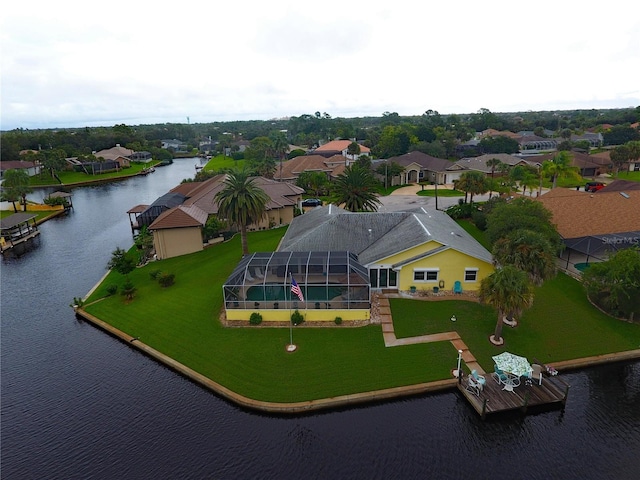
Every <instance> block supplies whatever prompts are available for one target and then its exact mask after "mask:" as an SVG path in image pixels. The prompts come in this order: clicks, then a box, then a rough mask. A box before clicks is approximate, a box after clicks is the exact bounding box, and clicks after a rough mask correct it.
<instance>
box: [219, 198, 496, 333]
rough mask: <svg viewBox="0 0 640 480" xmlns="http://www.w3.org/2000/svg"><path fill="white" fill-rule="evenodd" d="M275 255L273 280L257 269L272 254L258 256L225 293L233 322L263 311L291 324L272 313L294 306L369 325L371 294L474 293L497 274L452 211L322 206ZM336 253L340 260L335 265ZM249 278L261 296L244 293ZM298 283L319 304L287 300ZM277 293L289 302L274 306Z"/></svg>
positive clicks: (310, 314) (301, 220) (313, 316)
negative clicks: (356, 210)
mask: <svg viewBox="0 0 640 480" xmlns="http://www.w3.org/2000/svg"><path fill="white" fill-rule="evenodd" d="M276 253H278V254H279V255H280V257H279V258H280V260H279V261H280V264H279V268H280V271H279V272H277V273H279V275H276V276H275V277H274V276H271V275H267V274H266V273H267V272H269V273H273V271H272V270H271V269H270V268H266V269H265V268H260V265H259V260H260V259H261V258H262V259H265V258H271V257H270V255H272V254H269V253H262V254H254V255H253V256H251V258H248V257H245V258H244V259H243V261H242V262H241V263H240V264H239V268H237V269H236V271H234V274H233V275H232V276H231V277H230V278H229V279H228V281H227V283H226V285H225V287H224V288H225V292H224V294H225V300H226V306H227V318H231V319H245V320H246V319H248V315H250V313H251V311H256V310H259V311H260V312H261V314H262V315H263V317H264V319H265V320H286V312H285V313H282V312H274V311H273V310H279V309H282V308H285V310H286V309H287V308H288V309H291V308H294V307H293V305H292V304H291V302H295V308H296V309H299V310H301V311H302V310H303V309H304V311H305V314H306V315H307V317H306V318H307V319H309V320H327V321H330V320H334V318H335V317H336V316H340V317H341V318H348V319H353V320H355V319H363V320H367V319H368V318H369V313H370V312H369V308H370V304H369V303H368V302H370V298H371V293H372V292H375V291H382V290H384V291H385V292H390V291H391V292H393V291H413V290H416V291H417V290H428V291H432V292H439V291H440V290H453V291H456V292H464V291H476V290H478V289H479V288H480V282H481V281H482V279H483V278H485V277H487V276H488V275H490V274H491V273H492V272H493V270H494V267H493V263H492V262H493V259H492V256H491V254H490V252H489V251H488V250H486V249H485V248H484V247H483V246H482V245H480V244H479V243H478V242H477V241H476V240H475V239H474V238H473V237H471V236H470V235H469V234H468V233H467V232H466V231H464V229H462V228H461V227H460V226H459V225H458V224H457V223H456V222H455V221H453V220H452V219H451V218H450V217H449V216H448V215H447V214H446V213H444V212H441V211H439V210H427V209H418V210H415V211H407V212H393V213H352V212H348V211H346V210H344V209H341V208H339V207H336V206H335V205H328V206H325V207H317V208H315V209H313V210H310V211H308V212H307V213H305V214H304V215H301V216H299V217H296V218H295V219H294V221H293V222H292V223H291V225H290V226H289V228H288V230H287V233H286V234H285V236H284V237H283V239H282V241H281V242H280V245H279V247H278V252H276ZM332 255H334V256H335V258H340V261H338V260H336V261H335V262H334V263H333V264H332V263H331V260H332V259H333V257H332ZM325 258H326V260H324V259H325ZM283 259H286V261H285V260H283ZM313 259H315V260H313ZM256 262H258V263H256ZM269 262H271V260H269ZM341 262H342V263H341ZM263 265H264V264H263ZM269 265H270V263H269ZM316 265H319V266H316ZM246 276H248V277H249V278H250V282H249V283H250V284H251V286H255V285H258V286H259V287H258V288H257V289H254V290H253V293H254V294H257V295H258V296H259V295H260V294H261V293H262V294H263V296H262V297H261V298H257V297H256V296H255V295H254V296H253V297H251V296H247V295H245V294H244V292H245V290H243V285H246V284H245V279H246V278H247V277H246ZM292 277H293V278H295V280H296V282H297V283H298V285H299V286H300V287H301V289H302V291H303V293H304V292H309V293H312V295H311V296H315V295H316V294H317V297H318V298H313V299H307V296H305V297H304V298H305V300H304V301H300V300H299V299H296V298H292V297H291V295H289V296H288V297H287V296H286V294H287V292H288V286H289V285H290V284H291V278H292ZM316 287H322V288H321V290H320V291H318V290H317V288H316ZM331 287H337V290H330V288H331ZM269 288H270V289H271V290H269ZM274 288H275V289H276V290H277V291H278V292H283V293H279V295H280V296H281V299H280V300H283V301H284V302H282V301H280V302H278V305H277V307H276V308H274V302H273V301H272V300H273V299H272V298H269V295H268V293H267V292H269V291H275V290H273V289H274ZM322 289H324V290H322ZM319 292H320V293H319ZM233 295H239V298H237V299H236V298H234V296H233ZM323 295H325V296H324V297H323ZM332 295H333V296H332ZM320 297H322V298H320ZM247 299H248V300H249V301H247ZM236 300H239V301H236ZM332 300H333V302H332ZM243 310H244V312H243Z"/></svg>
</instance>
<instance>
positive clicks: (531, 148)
mask: <svg viewBox="0 0 640 480" xmlns="http://www.w3.org/2000/svg"><path fill="white" fill-rule="evenodd" d="M516 140H518V145H520V151H521V152H527V153H533V152H540V151H545V150H556V149H557V148H558V140H557V139H555V138H543V137H539V136H537V135H525V136H522V137H520V136H519V137H518V138H516Z"/></svg>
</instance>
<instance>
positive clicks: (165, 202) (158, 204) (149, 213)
mask: <svg viewBox="0 0 640 480" xmlns="http://www.w3.org/2000/svg"><path fill="white" fill-rule="evenodd" d="M186 199H187V197H186V196H185V195H182V194H180V193H176V192H173V191H171V192H169V193H165V194H164V195H162V196H161V197H159V198H157V199H156V200H155V201H154V202H153V203H152V204H151V205H149V206H148V207H146V208H145V209H144V211H143V212H142V213H140V214H139V215H137V216H136V223H137V225H138V228H142V227H144V226H146V227H149V226H150V225H151V224H152V223H153V222H154V221H155V220H156V219H157V218H158V217H159V216H160V214H162V213H164V212H166V211H168V210H170V209H172V208H174V207H177V206H179V205H182V204H183V203H184V201H185V200H186Z"/></svg>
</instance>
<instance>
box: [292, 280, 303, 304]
mask: <svg viewBox="0 0 640 480" xmlns="http://www.w3.org/2000/svg"><path fill="white" fill-rule="evenodd" d="M291 292H292V293H295V294H296V295H297V296H298V298H299V299H300V301H301V302H304V295H302V290H300V287H299V286H298V284H297V283H296V279H295V278H293V275H291Z"/></svg>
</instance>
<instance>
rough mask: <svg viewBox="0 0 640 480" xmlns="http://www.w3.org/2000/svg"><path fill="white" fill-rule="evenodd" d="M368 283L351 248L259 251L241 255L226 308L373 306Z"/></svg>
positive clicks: (227, 292)
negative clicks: (294, 286) (298, 292)
mask: <svg viewBox="0 0 640 480" xmlns="http://www.w3.org/2000/svg"><path fill="white" fill-rule="evenodd" d="M292 279H294V280H295V282H296V283H297V285H298V286H299V287H300V290H301V292H302V296H303V298H304V301H302V300H300V298H299V297H298V296H297V295H296V294H295V293H293V292H292V291H291V282H292ZM369 287H370V285H369V273H368V271H367V269H366V268H365V267H363V266H362V265H360V264H359V263H358V261H357V260H356V256H355V255H354V254H352V253H350V252H259V253H254V254H251V255H247V256H245V257H244V258H243V259H242V260H241V261H240V263H239V264H238V266H237V267H236V268H235V270H234V271H233V273H232V274H231V276H229V278H228V279H227V281H226V282H225V284H224V286H223V290H224V299H225V305H226V308H227V310H234V309H239V310H279V309H280V310H294V309H299V310H303V309H305V310H311V309H315V310H321V309H325V310H326V309H331V310H352V309H368V308H369V306H370V305H369Z"/></svg>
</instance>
